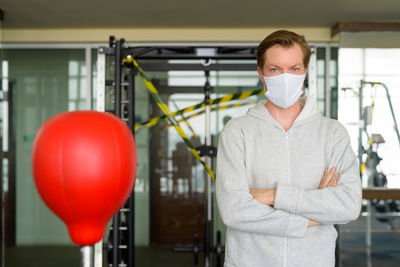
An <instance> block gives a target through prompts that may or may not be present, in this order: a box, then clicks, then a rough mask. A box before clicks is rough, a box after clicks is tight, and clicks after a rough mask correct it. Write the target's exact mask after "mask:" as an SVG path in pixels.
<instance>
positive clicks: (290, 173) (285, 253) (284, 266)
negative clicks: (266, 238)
mask: <svg viewBox="0 0 400 267" xmlns="http://www.w3.org/2000/svg"><path fill="white" fill-rule="evenodd" d="M282 130H283V132H284V133H285V139H286V149H287V162H288V170H289V184H292V170H291V168H290V151H289V135H288V133H287V131H285V130H284V129H282ZM287 243H288V239H287V237H285V240H284V248H285V252H284V258H283V267H286V258H287Z"/></svg>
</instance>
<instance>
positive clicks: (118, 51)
mask: <svg viewBox="0 0 400 267" xmlns="http://www.w3.org/2000/svg"><path fill="white" fill-rule="evenodd" d="M121 42H122V41H121V40H118V41H116V42H115V61H114V62H115V66H114V68H115V75H114V81H115V87H114V92H115V115H116V116H117V117H121V79H122V64H121V63H122V43H121ZM119 224H120V214H119V212H117V213H116V214H115V215H114V217H113V228H114V230H113V237H112V240H113V251H112V255H113V267H116V266H118V264H119V254H120V253H119V249H118V245H119V239H120V237H119V231H118V227H119Z"/></svg>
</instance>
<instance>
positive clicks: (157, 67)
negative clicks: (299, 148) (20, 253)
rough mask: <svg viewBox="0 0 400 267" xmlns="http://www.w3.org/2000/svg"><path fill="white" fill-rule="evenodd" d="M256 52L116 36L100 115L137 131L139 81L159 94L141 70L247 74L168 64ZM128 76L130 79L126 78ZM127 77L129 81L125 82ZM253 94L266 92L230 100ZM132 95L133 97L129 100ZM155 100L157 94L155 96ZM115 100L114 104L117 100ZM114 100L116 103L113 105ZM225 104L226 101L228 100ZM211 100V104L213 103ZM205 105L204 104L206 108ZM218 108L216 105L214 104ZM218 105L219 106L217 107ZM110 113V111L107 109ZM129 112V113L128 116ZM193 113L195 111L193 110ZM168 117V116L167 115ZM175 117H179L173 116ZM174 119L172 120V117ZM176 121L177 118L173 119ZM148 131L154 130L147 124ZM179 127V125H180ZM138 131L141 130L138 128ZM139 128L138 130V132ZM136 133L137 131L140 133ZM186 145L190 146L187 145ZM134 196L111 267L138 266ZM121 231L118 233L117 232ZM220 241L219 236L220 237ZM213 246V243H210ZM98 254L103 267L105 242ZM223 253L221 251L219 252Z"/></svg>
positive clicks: (107, 53)
mask: <svg viewBox="0 0 400 267" xmlns="http://www.w3.org/2000/svg"><path fill="white" fill-rule="evenodd" d="M255 52H256V46H242V45H240V46H233V47H226V46H222V47H221V46H215V47H211V46H208V45H207V46H203V47H202V46H151V47H146V46H142V47H140V46H134V47H130V46H128V45H127V44H126V43H125V41H124V39H120V40H116V39H115V38H114V37H113V36H111V37H110V39H109V47H100V48H99V50H98V57H97V59H98V61H97V68H98V71H97V74H98V77H97V84H98V86H97V96H98V98H97V110H100V111H110V112H113V113H114V114H116V115H117V116H118V117H121V118H122V119H123V120H124V121H125V122H127V124H128V125H129V128H130V129H131V130H133V129H134V125H133V124H134V115H133V114H134V109H133V105H134V84H135V77H136V75H139V76H140V78H141V79H142V80H143V81H144V82H145V85H146V86H147V87H148V89H149V91H150V92H151V93H152V94H153V93H154V92H156V93H157V89H156V88H155V87H154V85H153V84H152V82H151V81H150V80H149V79H148V78H147V77H146V75H145V74H144V72H143V70H142V68H141V67H143V69H144V70H150V71H170V70H202V71H206V70H208V71H212V70H215V71H224V70H225V71H244V70H252V71H254V70H255V69H256V67H257V66H256V64H255V63H254V62H252V63H244V64H237V63H217V64H207V65H204V64H192V63H190V64H181V63H173V62H167V61H166V60H167V59H168V60H171V59H201V60H206V61H207V62H210V60H214V59H215V60H219V59H241V60H242V59H252V60H254V59H255ZM108 58H112V59H113V69H114V80H108V79H106V77H108V76H107V75H106V70H105V67H106V65H107V64H106V59H108ZM142 59H153V60H157V61H155V62H152V63H143V64H141V67H139V65H138V64H137V62H136V65H135V61H136V60H142ZM160 59H165V61H163V62H160V61H159V60H160ZM124 74H126V76H124ZM124 77H125V78H124ZM107 86H108V87H113V89H114V90H113V91H114V95H112V97H111V98H110V99H112V103H113V104H114V105H115V107H114V108H111V109H110V108H109V105H106V101H105V92H106V91H105V88H106V87H107ZM124 90H126V93H127V94H128V99H127V100H124V99H123V96H124V94H123V93H121V92H124ZM248 93H250V94H253V95H255V94H262V93H263V90H257V91H247V92H240V93H237V94H234V95H233V96H232V95H231V96H229V97H230V98H231V100H233V99H232V97H233V98H235V97H236V98H235V99H238V98H237V97H243V98H245V97H244V96H248ZM129 94H130V96H129ZM153 96H154V94H153ZM113 98H114V99H115V100H114V99H113ZM113 100H114V101H113ZM224 100H226V99H225V98H224ZM212 101H213V100H211V101H210V102H212ZM160 104H161V107H162V110H163V111H165V109H164V106H163V103H161V102H160V103H158V105H160ZM203 104H204V103H201V105H203ZM213 104H214V103H213ZM215 104H217V103H215ZM106 107H107V108H108V109H107V108H106ZM126 110H128V112H125V111H126ZM192 110H193V109H192ZM125 113H127V114H128V115H127V117H125V118H124V115H125ZM167 113H168V112H167ZM169 115H172V116H175V115H177V114H169ZM166 117H168V116H165V117H163V118H156V119H155V120H152V121H151V122H150V124H151V123H157V121H159V120H161V119H164V118H166ZM169 117H171V116H169ZM172 120H174V118H173V117H172ZM147 123H148V122H146V123H145V124H146V127H147V126H150V124H147ZM178 126H179V125H178ZM137 127H140V125H138V126H137ZM137 127H135V128H136V129H137ZM136 129H135V130H136ZM185 143H186V142H185ZM192 149H193V150H194V152H195V153H199V152H200V151H196V148H194V147H193V148H191V151H192V152H193V150H192ZM133 194H134V192H133V193H132V196H131V198H130V200H129V201H128V202H129V205H126V206H125V207H124V208H123V209H121V213H123V214H125V216H121V217H120V216H119V214H118V213H117V214H116V216H114V218H113V227H112V230H111V229H110V231H112V235H113V238H111V239H110V242H112V244H111V243H109V244H106V245H105V246H104V248H106V249H112V253H111V254H112V258H111V259H110V258H109V261H108V264H109V266H118V265H119V264H126V265H127V266H128V267H133V266H134V260H133V258H134V248H133V244H134V242H133V240H134V225H133V223H134V218H133V216H134V211H133V207H134V205H133V200H134V197H133ZM126 217H128V218H129V220H127V221H126V222H124V221H123V219H124V218H126ZM114 229H117V230H118V231H114ZM126 235H128V238H126V239H127V240H131V241H129V242H128V243H127V244H122V243H121V240H122V238H120V237H124V236H126ZM217 237H218V234H217ZM210 242H212V240H210ZM96 248H97V249H96V251H95V259H97V262H98V263H97V265H96V267H101V266H102V263H101V259H102V249H103V245H102V242H99V243H98V244H97V245H96ZM219 251H220V250H219Z"/></svg>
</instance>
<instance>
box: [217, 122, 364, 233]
mask: <svg viewBox="0 0 400 267" xmlns="http://www.w3.org/2000/svg"><path fill="white" fill-rule="evenodd" d="M227 126H228V125H227ZM231 127H232V125H231ZM231 130H232V129H231ZM336 139H337V142H336V143H335V144H334V146H335V149H334V151H333V152H332V156H331V162H332V164H336V166H335V167H337V169H338V170H340V173H338V172H336V168H333V166H332V168H331V169H330V171H329V172H328V170H326V171H325V173H324V175H323V177H322V179H321V183H320V186H319V188H318V189H314V190H304V189H302V188H300V187H298V186H295V185H290V184H286V183H281V182H279V183H278V184H277V186H276V188H266V189H254V188H249V185H248V183H247V179H246V167H245V162H244V154H245V151H244V139H243V136H241V134H240V132H239V131H230V133H229V135H225V133H224V132H222V133H221V136H220V141H219V148H218V157H217V179H216V195H217V203H218V207H219V211H220V215H221V218H222V220H223V221H224V223H225V224H226V225H227V226H228V227H229V228H232V229H235V230H238V231H242V232H249V233H256V234H264V235H273V236H285V237H302V236H304V235H305V233H306V231H307V228H308V227H310V226H316V227H318V225H319V224H341V223H347V222H349V221H351V220H355V219H356V218H357V217H358V215H359V212H360V206H361V184H360V177H359V174H358V165H357V162H356V159H355V157H354V153H353V152H352V150H351V147H350V143H349V138H348V135H347V133H346V134H343V136H342V135H341V133H339V137H338V138H336Z"/></svg>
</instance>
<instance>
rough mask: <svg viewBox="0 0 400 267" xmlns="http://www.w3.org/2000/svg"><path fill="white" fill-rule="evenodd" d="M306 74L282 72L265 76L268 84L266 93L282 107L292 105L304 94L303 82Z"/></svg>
mask: <svg viewBox="0 0 400 267" xmlns="http://www.w3.org/2000/svg"><path fill="white" fill-rule="evenodd" d="M305 77H306V75H305V74H303V75H294V74H289V73H282V74H279V75H276V76H272V77H265V76H264V81H265V84H266V85H267V92H266V93H265V95H266V96H267V98H268V99H269V100H270V101H271V102H272V103H274V104H275V105H277V106H279V107H281V108H288V107H290V106H292V105H293V104H294V103H295V102H296V101H297V100H298V99H299V97H300V96H301V95H302V94H303V90H302V88H303V83H304V79H305Z"/></svg>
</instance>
